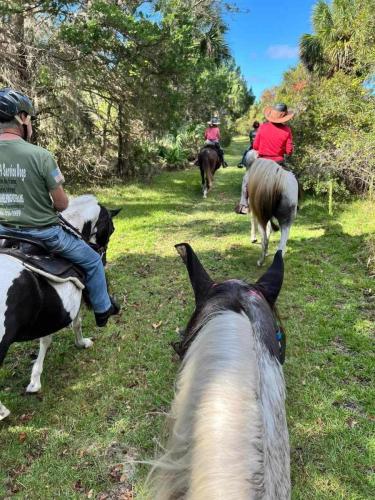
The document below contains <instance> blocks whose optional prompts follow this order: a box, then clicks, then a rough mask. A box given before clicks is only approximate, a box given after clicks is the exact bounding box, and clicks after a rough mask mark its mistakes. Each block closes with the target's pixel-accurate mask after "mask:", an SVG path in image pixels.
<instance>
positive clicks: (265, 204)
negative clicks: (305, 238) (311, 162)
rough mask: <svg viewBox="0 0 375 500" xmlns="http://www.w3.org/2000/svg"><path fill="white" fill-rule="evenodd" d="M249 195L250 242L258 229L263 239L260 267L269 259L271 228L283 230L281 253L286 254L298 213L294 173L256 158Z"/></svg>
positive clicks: (280, 244)
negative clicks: (267, 257)
mask: <svg viewBox="0 0 375 500" xmlns="http://www.w3.org/2000/svg"><path fill="white" fill-rule="evenodd" d="M248 179H249V182H248V196H249V205H250V210H251V236H250V239H251V241H254V240H255V241H256V230H257V227H259V230H260V232H261V236H262V254H261V257H260V259H259V260H258V262H257V264H258V266H261V265H262V264H263V262H264V260H265V258H266V255H267V251H268V243H269V238H270V234H271V227H272V229H273V230H274V231H277V230H278V229H279V227H278V226H277V224H275V222H274V219H276V220H277V221H278V223H279V226H280V229H281V236H280V242H279V246H278V250H282V252H283V254H285V251H286V243H287V241H288V237H289V232H290V228H291V226H292V224H293V221H294V219H295V217H296V214H297V207H298V182H297V179H296V178H295V176H294V174H293V173H292V172H290V171H288V170H285V169H284V168H283V167H282V166H281V165H279V164H278V163H276V162H274V161H272V160H266V159H263V158H258V159H256V160H255V161H254V162H253V164H252V165H251V167H250V169H249V178H248Z"/></svg>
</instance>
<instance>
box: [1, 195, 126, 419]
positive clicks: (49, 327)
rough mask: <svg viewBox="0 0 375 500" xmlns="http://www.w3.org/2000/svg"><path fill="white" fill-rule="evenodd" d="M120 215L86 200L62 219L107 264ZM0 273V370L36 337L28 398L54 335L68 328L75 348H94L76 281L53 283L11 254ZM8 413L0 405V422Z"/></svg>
mask: <svg viewBox="0 0 375 500" xmlns="http://www.w3.org/2000/svg"><path fill="white" fill-rule="evenodd" d="M118 212H119V210H114V211H110V210H108V209H107V208H105V207H104V206H102V205H100V204H99V203H98V201H97V199H96V198H95V197H94V196H91V195H84V196H79V197H77V198H73V199H72V200H71V201H70V205H69V208H68V209H67V210H65V211H64V212H63V215H64V219H66V221H67V223H68V225H69V226H70V227H71V228H74V229H75V230H77V231H78V232H79V233H81V234H82V236H83V238H84V239H85V240H86V241H87V242H88V243H89V244H90V245H91V246H92V247H93V248H94V249H95V250H96V251H97V252H98V253H99V254H100V255H101V257H102V260H103V262H105V260H106V251H107V246H108V242H109V239H110V237H111V235H112V233H113V231H114V226H113V222H112V218H113V217H114V216H115V215H117V213H118ZM72 230H73V229H72ZM0 269H1V282H0V365H1V364H2V362H3V360H4V358H5V356H6V354H7V351H8V349H9V347H10V345H11V344H12V343H14V342H23V341H27V340H34V339H38V338H40V348H39V354H38V357H37V359H36V361H35V363H34V365H33V369H32V373H31V379H30V383H29V385H28V387H27V389H26V391H27V392H29V393H34V392H38V391H39V390H40V389H41V382H40V377H41V374H42V371H43V362H44V358H45V355H46V352H47V350H48V348H49V346H50V344H51V342H52V334H53V333H55V332H57V331H59V330H61V329H62V328H65V327H66V326H68V325H70V324H72V327H73V331H74V333H75V337H76V341H75V342H76V346H77V347H82V348H87V347H90V346H91V345H92V341H91V339H90V338H84V337H83V336H82V329H81V319H80V315H79V311H80V307H81V298H82V288H83V287H80V286H77V285H76V284H75V282H74V281H61V280H60V282H59V281H58V280H57V281H51V280H50V279H48V278H46V277H44V276H42V275H40V274H37V270H35V271H33V270H30V268H28V267H27V265H26V266H25V263H24V262H22V260H19V259H18V258H16V257H14V256H12V255H11V252H10V253H9V254H7V253H0ZM9 413H10V412H9V410H8V409H7V408H6V407H5V406H4V405H2V404H1V402H0V420H2V419H3V418H5V417H6V416H8V415H9Z"/></svg>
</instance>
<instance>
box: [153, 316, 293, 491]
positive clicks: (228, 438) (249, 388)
mask: <svg viewBox="0 0 375 500" xmlns="http://www.w3.org/2000/svg"><path fill="white" fill-rule="evenodd" d="M206 319H207V320H208V321H207V322H205V323H204V325H203V326H202V329H201V331H200V333H199V335H198V336H197V337H196V339H195V340H194V341H193V343H192V344H191V346H190V347H189V349H188V351H187V353H186V356H185V358H184V360H183V363H182V365H181V368H180V371H179V376H178V380H177V386H176V395H175V398H174V402H173V404H172V409H171V412H170V438H169V442H168V445H167V447H166V450H164V451H165V453H164V455H163V456H162V457H161V458H159V459H158V460H156V461H155V462H154V463H153V468H152V470H151V472H150V474H149V477H148V480H147V483H148V485H149V486H150V487H151V489H152V496H151V497H150V498H152V499H153V500H176V499H180V500H183V499H190V498H194V499H195V498H197V499H198V498H199V499H204V498H222V497H223V495H224V492H229V496H230V497H231V498H235V499H236V500H248V499H249V498H289V491H288V481H289V477H288V473H286V474H285V471H286V470H285V467H286V468H288V465H287V464H288V453H289V446H288V435H287V430H286V423H285V409H284V397H285V394H284V380H283V376H282V370H281V367H280V365H279V363H278V362H277V361H276V360H275V359H273V358H272V357H271V356H270V354H269V352H268V351H267V349H266V348H265V347H264V345H263V343H262V341H261V340H260V334H259V333H260V332H258V331H257V328H258V327H257V326H256V324H257V322H255V323H254V324H253V323H252V322H250V320H249V318H248V317H247V315H245V314H244V313H238V312H235V311H232V310H225V311H221V312H219V313H217V314H215V315H213V316H211V317H208V318H206ZM219 333H220V335H218V334H219ZM275 408H276V410H275ZM273 455H275V456H273ZM278 495H280V496H278Z"/></svg>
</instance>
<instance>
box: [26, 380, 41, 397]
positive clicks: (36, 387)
mask: <svg viewBox="0 0 375 500" xmlns="http://www.w3.org/2000/svg"><path fill="white" fill-rule="evenodd" d="M41 388H42V384H41V383H40V382H30V384H29V385H28V386H27V387H26V392H27V393H29V394H34V393H35V392H39V391H40V389H41Z"/></svg>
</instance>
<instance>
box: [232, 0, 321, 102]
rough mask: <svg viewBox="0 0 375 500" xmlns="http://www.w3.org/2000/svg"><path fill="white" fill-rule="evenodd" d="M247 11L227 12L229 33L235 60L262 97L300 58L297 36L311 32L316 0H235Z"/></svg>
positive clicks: (257, 93)
mask: <svg viewBox="0 0 375 500" xmlns="http://www.w3.org/2000/svg"><path fill="white" fill-rule="evenodd" d="M235 3H236V5H237V6H238V7H239V8H240V9H241V10H242V11H245V10H248V11H249V12H248V13H244V12H242V13H239V14H226V16H225V19H226V22H227V23H228V25H229V31H228V33H227V35H226V39H227V42H228V44H229V46H230V48H231V51H232V54H233V56H234V58H235V60H236V63H237V64H238V66H239V67H240V68H241V71H242V74H243V75H244V77H245V79H246V81H247V83H248V85H249V87H252V89H253V92H254V94H255V95H256V97H257V98H259V96H260V94H261V93H262V91H263V90H264V89H266V88H268V87H272V86H273V85H277V84H278V83H280V81H281V78H282V74H283V72H284V71H285V70H286V69H288V68H289V67H290V66H294V65H295V64H296V63H297V61H298V49H297V47H298V40H299V38H300V36H301V35H302V34H303V33H311V31H312V28H311V22H310V19H311V12H312V7H313V5H314V4H315V3H316V0H236V1H235Z"/></svg>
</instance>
